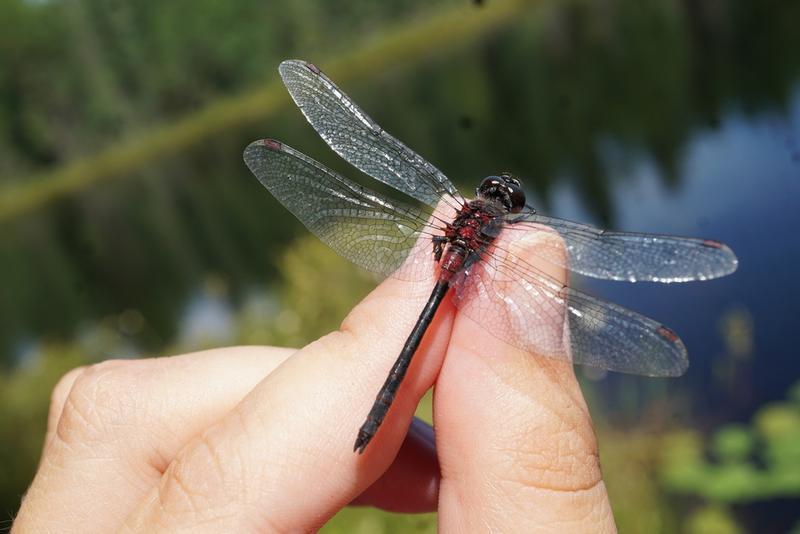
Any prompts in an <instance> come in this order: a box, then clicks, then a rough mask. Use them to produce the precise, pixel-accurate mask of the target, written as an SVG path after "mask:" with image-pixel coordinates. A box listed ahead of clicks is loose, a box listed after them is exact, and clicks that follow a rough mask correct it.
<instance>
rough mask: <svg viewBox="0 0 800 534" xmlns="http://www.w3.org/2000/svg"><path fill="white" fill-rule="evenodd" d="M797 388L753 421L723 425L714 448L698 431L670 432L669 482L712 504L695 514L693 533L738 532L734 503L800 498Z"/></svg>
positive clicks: (665, 469)
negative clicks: (730, 507)
mask: <svg viewBox="0 0 800 534" xmlns="http://www.w3.org/2000/svg"><path fill="white" fill-rule="evenodd" d="M797 387H798V385H797V384H796V385H795V386H793V388H792V389H791V391H790V393H789V397H790V400H789V401H788V402H782V403H775V404H771V405H766V406H763V407H761V408H760V409H759V410H758V412H757V413H756V415H755V417H754V418H753V422H752V423H751V425H750V426H744V425H728V426H725V427H722V428H720V429H719V430H717V431H716V432H715V433H714V435H713V437H712V439H711V444H710V447H709V448H708V449H709V450H708V451H707V450H706V447H705V445H704V443H703V440H702V439H701V438H700V437H699V436H698V435H697V434H696V433H695V432H692V431H684V432H676V433H673V434H671V435H669V436H667V437H665V440H664V446H663V449H662V450H663V456H662V463H661V467H660V475H661V479H662V480H663V482H664V485H665V487H666V488H667V489H668V490H670V491H672V492H674V493H677V494H683V495H692V496H696V497H700V498H701V499H703V500H704V501H706V502H708V503H710V504H709V505H708V506H706V507H704V508H701V509H700V510H699V511H696V512H695V513H694V515H693V516H692V519H691V521H690V525H691V528H690V531H691V532H738V530H736V529H735V528H733V524H732V522H731V521H732V519H731V512H730V511H729V510H728V508H727V506H730V505H735V504H745V503H752V502H756V501H764V500H767V499H774V498H793V499H798V498H800V403H798V402H797V400H796V399H795V398H794V396H795V395H796V391H797ZM709 453H710V454H709ZM712 525H717V526H713V527H712Z"/></svg>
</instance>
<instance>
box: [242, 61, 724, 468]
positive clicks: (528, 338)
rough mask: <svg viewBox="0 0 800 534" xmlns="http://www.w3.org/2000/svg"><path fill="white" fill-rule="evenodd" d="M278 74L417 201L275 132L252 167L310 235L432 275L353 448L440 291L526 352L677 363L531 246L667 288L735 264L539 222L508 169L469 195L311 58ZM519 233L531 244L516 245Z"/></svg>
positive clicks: (321, 129) (388, 266)
mask: <svg viewBox="0 0 800 534" xmlns="http://www.w3.org/2000/svg"><path fill="white" fill-rule="evenodd" d="M278 70H279V73H280V76H281V78H282V79H283V82H284V84H285V86H286V88H287V89H288V91H289V93H290V95H291V97H292V99H293V100H294V102H295V103H296V105H297V106H298V107H299V108H300V110H301V111H302V113H303V115H305V118H306V119H307V120H308V122H309V123H310V124H311V125H312V127H313V128H314V129H315V130H316V131H317V133H318V134H319V135H320V136H321V137H322V139H323V140H325V142H326V143H327V144H328V146H329V147H330V148H331V149H333V151H334V152H336V153H337V154H338V155H339V156H341V157H342V158H343V159H344V160H346V161H347V162H349V163H350V164H351V165H352V166H354V167H355V168H356V169H358V170H360V171H362V172H363V173H365V174H367V175H369V176H371V177H372V178H374V179H376V180H378V181H380V182H383V183H384V184H386V185H388V186H390V187H391V188H393V189H395V190H397V191H399V192H400V193H402V194H404V195H407V196H408V197H410V198H411V199H414V200H416V201H417V202H416V203H413V202H401V201H398V200H394V199H391V198H389V197H387V196H385V195H382V194H379V193H376V192H374V191H371V190H369V189H367V188H365V187H363V186H361V185H359V184H357V183H355V182H353V181H351V180H349V179H347V178H345V177H344V176H342V175H340V174H339V173H337V172H334V171H333V170H331V169H329V168H327V167H325V166H324V165H322V164H321V163H319V162H317V161H315V160H314V159H312V158H310V157H309V156H306V155H305V154H303V153H301V152H299V151H297V150H294V149H293V148H291V147H289V146H287V145H286V144H284V143H282V142H280V141H276V140H274V139H262V140H259V141H254V142H253V143H251V144H250V145H248V146H247V148H246V149H245V151H244V160H245V163H246V164H247V166H248V167H249V168H250V170H251V171H252V172H253V174H254V175H255V176H256V177H257V178H258V180H259V181H260V182H261V183H262V184H263V185H264V186H265V187H266V188H267V189H268V190H269V191H270V192H271V193H272V195H273V196H274V197H275V198H276V199H277V200H278V201H280V202H281V203H282V204H283V205H284V206H285V207H286V208H287V209H288V210H289V211H290V212H291V213H293V214H294V215H295V216H296V217H297V218H298V219H299V220H300V221H301V222H302V223H303V224H304V225H305V226H306V227H307V228H308V229H309V230H310V231H311V232H312V233H314V234H316V235H317V237H319V238H320V239H321V240H322V241H323V242H325V243H326V244H327V245H328V246H330V247H331V248H332V249H333V250H335V251H336V252H338V253H339V254H340V255H342V256H344V257H345V258H347V259H349V260H350V261H352V262H353V263H355V264H356V265H358V266H360V267H362V268H364V269H367V270H368V271H372V272H374V273H377V274H379V275H382V276H394V277H397V278H400V279H402V280H408V281H412V282H414V281H416V282H420V281H421V280H426V281H428V282H430V280H431V272H433V273H434V279H435V284H434V286H433V289H432V291H431V294H430V297H429V299H428V301H427V303H426V304H425V306H424V308H423V309H422V311H421V313H420V315H419V318H418V320H417V322H416V324H415V325H414V327H413V329H412V330H411V333H410V334H409V336H408V339H407V340H406V342H405V344H404V346H403V348H402V350H401V352H400V354H399V356H398V357H397V360H396V361H395V363H394V365H393V366H392V368H391V370H390V372H389V374H388V376H387V378H386V381H385V382H384V384H383V386H382V387H381V388H380V390H379V392H378V394H377V396H376V398H375V401H374V403H373V406H372V408H371V409H370V411H369V413H368V414H367V416H366V419H365V421H364V424H363V425H362V426H361V428H360V429H359V431H358V434H357V437H356V441H355V444H354V452H355V451H357V452H358V453H363V452H364V450H365V448H366V447H367V445H368V444H369V443H370V441H371V440H372V438H373V437H374V436H375V435H376V433H377V431H378V428H379V427H380V425H381V424H382V422H383V420H384V418H385V417H386V414H387V412H388V411H389V408H390V406H391V404H392V402H393V401H394V398H395V395H396V394H397V391H398V388H399V387H400V384H401V382H402V381H403V378H404V377H405V375H406V372H407V371H408V368H409V365H410V363H411V361H412V358H413V356H414V354H415V352H416V351H417V348H418V347H419V345H420V342H421V341H422V338H423V336H424V334H425V332H426V331H427V329H428V327H429V326H430V324H431V321H432V320H433V317H434V315H435V314H436V311H437V309H438V307H439V305H440V304H441V303H442V301H443V300H444V299H445V297H446V296H447V295H448V294H449V295H451V298H452V301H453V302H454V303H455V305H456V306H457V307H458V309H459V310H460V313H464V314H465V315H466V316H467V317H470V318H471V319H474V320H475V321H476V322H477V323H478V324H480V325H481V326H482V327H483V328H484V329H485V330H486V331H487V332H489V333H491V334H492V335H494V336H495V337H497V338H498V339H499V340H500V341H502V342H505V343H508V344H510V345H512V346H515V347H518V348H521V349H523V350H524V351H527V352H531V353H536V354H540V355H544V356H547V357H550V358H553V359H557V360H562V361H568V362H572V363H575V364H584V365H589V366H593V367H597V368H601V369H606V370H610V371H617V372H623V373H632V374H638V375H645V376H679V375H681V374H683V373H684V372H685V371H686V369H687V367H688V356H687V352H686V347H685V346H684V344H683V342H682V341H681V340H680V338H679V337H678V335H677V334H676V333H675V332H673V331H672V330H671V329H669V328H668V327H666V326H664V325H662V324H660V323H658V322H657V321H654V320H653V319H650V318H647V317H645V316H643V315H640V314H638V313H636V312H634V311H631V310H628V309H625V308H623V307H621V306H618V305H616V304H612V303H609V302H603V301H601V300H599V299H597V298H595V297H592V296H590V295H588V294H586V293H584V292H581V291H579V290H578V289H575V288H574V287H570V285H568V284H565V283H563V282H561V281H559V279H558V278H556V277H554V276H552V275H551V274H548V272H547V270H546V269H542V268H541V263H540V262H537V261H532V260H531V257H530V254H533V255H534V256H536V258H537V259H538V260H541V261H543V262H546V263H547V264H548V265H553V266H555V267H556V268H560V269H567V270H568V271H571V272H573V273H576V274H578V275H582V276H587V277H593V278H599V279H606V280H622V281H629V282H636V281H649V282H662V283H669V282H687V281H692V280H710V279H713V278H717V277H720V276H724V275H728V274H730V273H732V272H734V271H735V270H736V267H737V259H736V256H735V255H734V253H733V251H732V250H731V249H730V248H729V247H728V246H726V245H724V244H722V243H720V242H718V241H713V240H709V239H698V238H691V237H675V236H668V235H657V234H644V233H631V232H618V231H607V230H602V229H598V228H595V227H592V226H589V225H586V224H581V223H578V222H573V221H569V220H566V219H559V218H555V217H549V216H545V215H543V214H540V213H539V212H538V211H537V210H536V209H535V208H534V207H533V206H530V205H529V204H527V203H526V199H525V193H524V191H523V188H522V185H521V183H520V181H519V179H518V178H516V177H515V176H513V175H511V174H510V173H507V172H502V173H499V174H497V175H492V176H488V177H485V178H484V179H483V180H482V181H481V182H480V185H479V186H478V187H477V189H476V191H475V197H474V198H472V199H467V198H465V197H464V196H462V195H461V193H459V191H458V190H457V189H456V187H455V186H454V185H453V183H452V182H451V181H450V180H449V179H448V178H447V177H446V176H445V175H444V173H442V171H440V170H439V169H437V168H436V167H434V166H433V165H432V164H431V163H429V162H428V161H426V160H425V159H424V158H422V157H421V156H420V155H419V154H417V153H416V152H414V151H413V150H411V149H410V148H408V147H407V146H406V145H405V144H403V143H402V142H401V141H399V140H398V139H396V138H395V137H393V136H392V135H390V134H389V133H387V132H386V131H385V130H384V129H383V128H381V127H380V126H379V125H378V124H377V123H376V122H375V121H374V120H372V119H371V118H370V117H369V116H368V115H367V114H366V113H365V112H364V111H362V110H361V108H360V107H358V106H357V105H356V104H355V103H354V102H353V100H352V99H351V98H350V97H349V96H347V94H345V93H344V91H342V90H341V89H340V88H339V87H338V86H337V85H336V84H335V83H334V82H333V81H332V80H331V79H330V78H328V77H327V76H326V75H325V74H323V73H322V72H321V71H320V69H319V68H318V67H316V66H315V65H314V64H312V63H308V62H305V61H300V60H288V61H284V62H283V63H281V65H280V67H279V69H278ZM531 239H534V243H535V245H534V246H531V247H525V246H524V245H525V243H527V242H529V241H531Z"/></svg>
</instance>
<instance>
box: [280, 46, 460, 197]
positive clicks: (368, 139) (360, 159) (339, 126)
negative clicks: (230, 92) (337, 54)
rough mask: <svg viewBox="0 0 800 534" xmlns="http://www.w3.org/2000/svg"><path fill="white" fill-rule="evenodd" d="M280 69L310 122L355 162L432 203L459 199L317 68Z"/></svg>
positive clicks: (287, 65)
mask: <svg viewBox="0 0 800 534" xmlns="http://www.w3.org/2000/svg"><path fill="white" fill-rule="evenodd" d="M279 71H280V74H281V77H282V78H283V83H284V84H285V85H286V88H287V89H288V90H289V94H291V95H292V98H293V99H294V101H295V103H296V104H297V106H298V107H299V108H300V110H301V111H302V112H303V115H305V117H306V119H307V120H308V122H309V123H311V126H313V127H314V129H315V130H316V131H317V133H319V135H320V136H321V137H322V138H323V139H324V140H325V142H326V143H328V145H329V146H330V147H331V148H332V149H333V150H334V151H335V152H336V153H337V154H339V155H340V156H341V157H342V158H344V159H345V160H346V161H348V162H349V163H350V164H351V165H353V166H354V167H356V168H357V169H359V170H360V171H362V172H364V173H366V174H368V175H370V176H372V177H373V178H375V179H376V180H379V181H381V182H383V183H385V184H387V185H389V186H391V187H393V188H395V189H397V190H398V191H401V192H403V193H405V194H407V195H409V196H411V197H413V198H416V199H417V200H420V201H422V202H424V203H426V204H428V205H430V206H434V207H435V206H436V205H437V203H438V202H439V200H440V198H441V197H442V196H445V195H448V196H451V197H453V198H455V199H460V198H461V197H460V195H459V193H458V190H457V189H456V188H455V186H454V185H453V184H452V183H451V182H450V180H448V179H447V177H446V176H445V175H444V174H443V173H442V172H441V171H440V170H439V169H437V168H436V167H434V166H433V165H431V164H430V163H428V162H427V161H426V160H425V159H423V158H422V157H421V156H419V155H418V154H417V153H416V152H414V151H413V150H411V149H410V148H408V147H407V146H406V145H404V144H403V143H401V142H400V141H398V140H397V139H395V138H394V137H392V136H391V135H389V134H388V133H387V132H385V131H384V130H383V129H382V128H381V127H380V126H378V124H377V123H376V122H375V121H373V120H372V119H371V118H369V116H367V114H366V113H364V112H363V111H362V110H361V109H360V108H359V107H358V106H357V105H356V104H355V103H354V102H353V101H352V100H351V99H350V97H349V96H347V95H346V94H345V93H344V92H343V91H342V90H341V89H339V88H338V87H337V86H336V84H335V83H333V81H331V80H330V79H329V78H328V77H327V76H325V74H323V73H322V72H320V70H319V69H318V68H317V67H316V66H314V65H312V64H311V63H306V62H305V61H299V60H289V61H284V62H283V63H281V65H280V68H279Z"/></svg>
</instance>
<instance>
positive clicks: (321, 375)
mask: <svg viewBox="0 0 800 534" xmlns="http://www.w3.org/2000/svg"><path fill="white" fill-rule="evenodd" d="M532 246H535V245H532ZM537 266H538V267H540V268H542V269H544V270H547V271H548V272H549V273H550V274H551V275H553V276H555V277H559V278H561V279H563V278H564V273H563V272H560V271H558V270H554V269H553V268H552V267H549V266H547V265H542V264H537ZM431 284H432V281H431ZM421 285H424V284H421ZM414 287H418V286H413V285H409V284H408V283H406V282H403V281H400V280H395V279H389V280H387V281H385V282H384V283H382V284H381V285H380V286H378V287H377V288H376V289H375V290H374V291H373V292H372V293H371V294H370V295H369V296H367V298H365V299H364V300H363V301H362V302H361V303H360V304H358V305H357V306H356V307H355V308H354V309H353V310H352V312H351V313H350V314H349V315H348V317H347V318H346V319H345V321H344V322H343V324H342V326H341V328H340V329H339V330H338V331H336V332H333V333H331V334H329V335H327V336H324V337H322V338H320V339H319V340H317V341H315V342H313V343H311V344H309V345H308V346H306V347H303V348H302V349H299V350H293V349H283V348H275V347H234V348H225V349H216V350H210V351H205V352H198V353H193V354H185V355H181V356H174V357H169V358H155V359H144V360H127V361H113V360H112V361H106V362H103V363H100V364H97V365H93V366H90V367H84V368H78V369H75V370H73V371H71V372H70V373H68V374H67V375H66V376H64V377H63V378H62V380H61V381H60V382H59V384H58V385H57V387H56V388H55V390H54V391H53V395H52V406H51V410H50V417H49V422H48V433H47V438H46V442H45V446H44V451H43V454H42V459H41V464H40V466H39V469H38V472H37V474H36V477H35V479H34V481H33V483H32V485H31V487H30V489H29V490H28V492H27V494H26V495H25V498H24V500H23V503H22V507H21V509H20V511H19V515H18V517H17V518H16V521H15V524H14V526H13V532H20V533H23V532H37V533H39V532H60V533H63V532H82V533H84V532H110V531H122V532H164V531H168V532H172V531H177V530H179V529H186V530H192V531H198V532H305V531H314V530H316V529H317V528H319V527H320V526H321V525H323V524H324V523H325V521H326V520H328V519H329V518H330V517H331V516H333V515H334V514H335V513H336V512H337V511H338V510H340V509H341V508H342V507H344V506H347V505H348V504H360V505H374V506H379V507H381V508H384V509H387V510H393V511H400V512H421V511H434V510H438V512H439V515H438V521H439V527H440V530H441V531H444V532H485V531H493V532H553V531H558V532H560V533H565V532H614V531H616V528H615V525H614V520H613V516H612V514H611V508H610V505H609V502H608V496H607V494H606V489H605V486H604V484H603V480H602V475H601V471H600V465H599V461H598V452H597V443H596V439H595V435H594V431H593V428H592V424H591V420H590V417H589V412H588V410H587V407H586V404H585V402H584V400H583V396H582V395H581V391H580V388H579V387H578V383H577V381H576V380H575V375H574V373H573V370H572V366H571V365H570V364H569V363H567V362H559V361H555V360H552V359H548V358H543V357H541V356H539V355H531V354H529V353H525V352H523V351H521V350H519V349H516V348H514V347H511V346H509V345H506V344H503V343H498V341H497V339H496V338H495V337H492V336H491V335H488V334H486V333H484V330H483V329H481V328H477V327H476V323H475V322H473V321H472V320H471V319H469V318H467V317H466V316H464V315H463V314H461V313H458V312H457V310H456V308H455V307H454V306H453V304H452V302H451V301H450V300H449V299H447V300H446V301H445V302H444V303H443V304H442V307H441V309H440V310H439V312H438V314H437V317H436V318H435V320H434V323H433V325H432V326H431V329H430V330H429V331H428V333H427V334H426V336H425V338H424V340H423V343H422V346H421V347H420V350H419V351H418V353H417V354H416V356H415V358H414V361H413V362H412V365H411V368H410V370H409V373H408V375H407V377H406V379H405V381H404V382H403V384H402V386H401V387H400V390H399V393H398V396H397V399H396V401H395V403H394V405H393V406H392V408H391V410H390V411H389V414H388V416H387V418H386V420H385V422H384V424H383V426H382V427H381V428H380V430H379V432H378V433H377V435H376V437H375V438H374V440H373V441H372V442H371V443H370V444H369V446H368V447H367V449H366V452H365V453H364V454H363V455H358V454H354V453H353V452H352V447H353V440H354V439H355V435H356V431H357V429H358V428H359V426H360V425H361V423H362V422H363V420H364V417H365V415H366V413H367V412H368V410H369V408H370V406H371V403H372V401H373V399H374V395H375V393H376V392H377V390H378V388H379V387H380V385H381V384H382V382H383V380H384V379H385V377H386V372H387V370H388V369H389V368H390V367H391V365H392V363H393V361H394V359H395V357H396V356H397V354H398V352H399V350H400V348H401V346H402V344H403V342H404V341H405V337H406V336H407V335H408V332H409V330H410V328H411V326H412V325H413V323H414V321H415V319H416V317H417V314H418V313H419V310H421V309H422V306H423V305H424V301H425V299H426V298H427V296H428V291H429V288H426V287H423V288H421V289H413V288H414ZM387 310H391V311H392V313H386V311H387ZM542 328H545V326H542ZM434 384H435V394H434V425H435V428H436V443H435V444H434V441H433V431H432V429H431V428H430V427H428V426H427V425H426V424H425V423H422V422H421V421H417V420H413V413H414V409H415V407H416V405H417V403H418V401H419V400H420V398H421V397H422V395H423V394H424V393H425V392H426V391H427V390H428V389H429V388H430V387H431V386H433V385H434Z"/></svg>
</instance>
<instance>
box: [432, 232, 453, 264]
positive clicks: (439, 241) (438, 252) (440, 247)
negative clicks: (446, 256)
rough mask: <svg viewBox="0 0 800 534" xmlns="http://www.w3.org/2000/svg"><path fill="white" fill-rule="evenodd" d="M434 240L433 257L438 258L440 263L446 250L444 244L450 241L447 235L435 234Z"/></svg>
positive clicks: (437, 260)
mask: <svg viewBox="0 0 800 534" xmlns="http://www.w3.org/2000/svg"><path fill="white" fill-rule="evenodd" d="M431 241H433V259H434V260H436V262H437V263H438V262H439V261H440V260H441V259H442V253H443V252H444V246H445V244H447V242H448V241H449V240H448V239H447V237H445V236H443V235H437V236H433V238H431Z"/></svg>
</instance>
